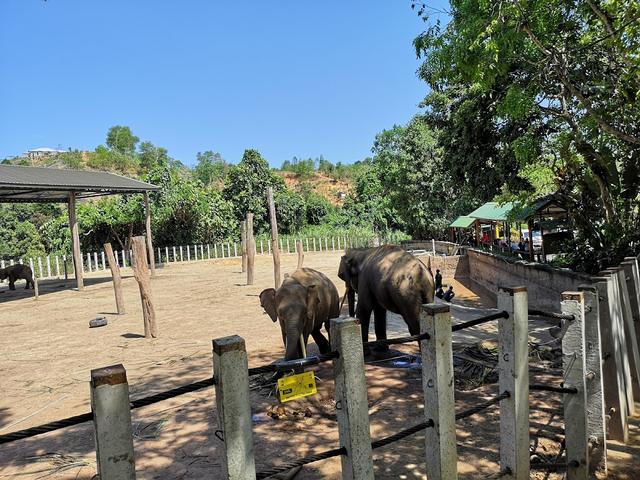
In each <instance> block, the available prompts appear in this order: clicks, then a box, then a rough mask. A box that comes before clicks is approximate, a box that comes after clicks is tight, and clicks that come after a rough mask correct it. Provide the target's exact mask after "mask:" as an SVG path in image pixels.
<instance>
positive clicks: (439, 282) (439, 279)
mask: <svg viewBox="0 0 640 480" xmlns="http://www.w3.org/2000/svg"><path fill="white" fill-rule="evenodd" d="M435 280H436V291H437V290H438V289H439V288H442V275H441V274H440V270H436V277H435Z"/></svg>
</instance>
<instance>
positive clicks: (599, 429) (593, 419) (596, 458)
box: [578, 285, 607, 475]
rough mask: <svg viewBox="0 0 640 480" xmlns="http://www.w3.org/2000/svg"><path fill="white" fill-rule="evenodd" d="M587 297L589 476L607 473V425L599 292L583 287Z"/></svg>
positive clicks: (580, 287)
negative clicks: (596, 473) (600, 472)
mask: <svg viewBox="0 0 640 480" xmlns="http://www.w3.org/2000/svg"><path fill="white" fill-rule="evenodd" d="M578 290H579V291H581V292H582V295H583V297H584V338H585V370H586V386H587V437H588V439H589V447H590V453H589V473H590V474H593V473H594V472H595V471H596V470H599V471H602V472H603V473H604V474H605V475H606V472H607V422H606V420H605V408H604V385H603V375H602V364H603V361H602V359H603V358H604V355H603V352H602V342H601V339H600V307H599V303H598V289H597V288H596V287H595V286H593V285H580V286H579V287H578Z"/></svg>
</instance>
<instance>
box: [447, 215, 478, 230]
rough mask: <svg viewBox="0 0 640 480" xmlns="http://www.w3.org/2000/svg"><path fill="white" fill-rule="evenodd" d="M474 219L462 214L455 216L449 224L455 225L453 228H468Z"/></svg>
mask: <svg viewBox="0 0 640 480" xmlns="http://www.w3.org/2000/svg"><path fill="white" fill-rule="evenodd" d="M475 221H476V219H475V218H471V217H467V216H464V215H462V216H460V217H458V218H456V219H455V220H454V221H453V222H451V225H449V226H450V227H455V228H469V227H470V226H471V225H473V224H474V223H475Z"/></svg>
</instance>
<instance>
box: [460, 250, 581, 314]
mask: <svg viewBox="0 0 640 480" xmlns="http://www.w3.org/2000/svg"><path fill="white" fill-rule="evenodd" d="M467 255H468V257H469V260H468V262H469V277H470V278H471V279H472V280H474V281H476V282H477V283H479V284H480V285H482V286H483V287H485V288H487V289H488V290H489V291H490V292H493V293H494V294H496V293H497V291H498V286H506V287H514V286H520V285H523V286H526V287H527V291H528V293H529V307H530V308H538V309H547V310H553V311H560V294H561V293H562V292H565V291H575V290H577V287H578V285H581V284H585V283H586V284H590V283H591V280H590V277H589V276H588V275H583V274H579V273H575V272H572V271H570V270H567V269H562V268H554V267H550V266H548V265H544V264H539V263H529V262H526V261H524V260H515V259H510V258H505V257H500V256H497V255H492V254H490V253H487V252H482V251H479V250H469V251H468V252H467Z"/></svg>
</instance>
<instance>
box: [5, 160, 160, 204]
mask: <svg viewBox="0 0 640 480" xmlns="http://www.w3.org/2000/svg"><path fill="white" fill-rule="evenodd" d="M152 190H158V187H156V186H155V185H152V184H150V183H145V182H140V181H138V180H134V179H132V178H127V177H123V176H122V175H116V174H115V173H108V172H96V171H91V170H64V169H58V168H46V167H22V166H16V165H0V203H25V202H37V203H48V202H51V203H54V202H59V203H66V202H67V201H68V196H69V193H71V192H75V193H76V197H77V198H86V197H96V196H100V195H113V194H118V193H142V192H146V191H152Z"/></svg>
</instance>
